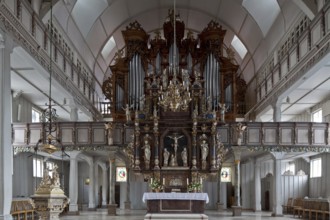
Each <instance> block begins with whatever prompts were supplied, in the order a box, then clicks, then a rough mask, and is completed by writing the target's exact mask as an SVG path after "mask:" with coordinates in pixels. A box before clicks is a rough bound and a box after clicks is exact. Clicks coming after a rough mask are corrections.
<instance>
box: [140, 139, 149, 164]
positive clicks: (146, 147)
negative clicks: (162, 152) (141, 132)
mask: <svg viewBox="0 0 330 220" xmlns="http://www.w3.org/2000/svg"><path fill="white" fill-rule="evenodd" d="M141 149H143V150H144V161H145V162H146V163H149V162H150V156H151V149H150V144H149V141H148V139H145V140H144V145H143V147H142V148H141Z"/></svg>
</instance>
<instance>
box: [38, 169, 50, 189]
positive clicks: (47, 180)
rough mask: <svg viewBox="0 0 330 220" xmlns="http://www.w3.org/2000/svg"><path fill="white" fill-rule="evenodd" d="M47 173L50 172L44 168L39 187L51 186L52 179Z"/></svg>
mask: <svg viewBox="0 0 330 220" xmlns="http://www.w3.org/2000/svg"><path fill="white" fill-rule="evenodd" d="M49 172H50V170H49V168H48V167H46V168H44V172H43V176H42V180H41V183H40V186H42V185H51V184H52V179H51V177H50V176H49Z"/></svg>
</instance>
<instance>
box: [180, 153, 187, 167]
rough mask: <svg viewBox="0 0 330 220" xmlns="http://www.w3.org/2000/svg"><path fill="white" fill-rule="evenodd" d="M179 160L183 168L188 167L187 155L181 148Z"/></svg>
mask: <svg viewBox="0 0 330 220" xmlns="http://www.w3.org/2000/svg"><path fill="white" fill-rule="evenodd" d="M181 158H182V161H183V166H184V167H187V166H188V155H187V148H183V151H182V152H181Z"/></svg>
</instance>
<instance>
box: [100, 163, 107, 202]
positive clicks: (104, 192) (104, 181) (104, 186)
mask: <svg viewBox="0 0 330 220" xmlns="http://www.w3.org/2000/svg"><path fill="white" fill-rule="evenodd" d="M101 167H102V174H103V175H102V206H104V207H106V205H107V190H108V174H107V166H106V164H104V166H101Z"/></svg>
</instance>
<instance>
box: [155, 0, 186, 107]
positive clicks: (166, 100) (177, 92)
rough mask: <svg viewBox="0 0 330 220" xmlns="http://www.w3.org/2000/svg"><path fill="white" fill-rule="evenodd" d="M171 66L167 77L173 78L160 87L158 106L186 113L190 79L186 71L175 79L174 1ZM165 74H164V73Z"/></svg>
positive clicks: (177, 69) (176, 69)
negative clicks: (165, 85)
mask: <svg viewBox="0 0 330 220" xmlns="http://www.w3.org/2000/svg"><path fill="white" fill-rule="evenodd" d="M173 30H174V36H173V65H170V67H169V68H168V72H167V73H169V75H170V74H171V75H172V76H173V77H172V79H171V80H170V81H169V85H168V86H167V87H164V88H163V87H162V86H161V87H160V90H159V98H158V99H159V100H158V104H159V105H160V106H161V107H162V108H163V109H164V111H167V110H168V109H169V110H170V111H173V112H177V111H187V110H188V107H189V103H190V101H191V96H190V91H189V90H190V77H189V74H188V71H187V70H181V71H182V77H181V80H180V79H179V78H178V77H177V71H179V70H180V69H179V67H178V66H177V65H176V49H177V46H176V11H175V0H174V9H173ZM164 74H166V72H165V73H164Z"/></svg>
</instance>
